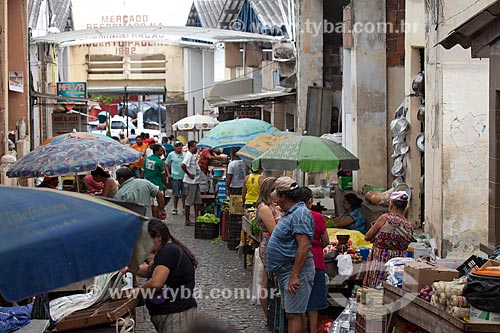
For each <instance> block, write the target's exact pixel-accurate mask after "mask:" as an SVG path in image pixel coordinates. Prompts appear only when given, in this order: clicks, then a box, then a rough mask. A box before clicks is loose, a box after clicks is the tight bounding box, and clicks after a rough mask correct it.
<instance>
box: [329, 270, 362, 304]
mask: <svg viewBox="0 0 500 333" xmlns="http://www.w3.org/2000/svg"><path fill="white" fill-rule="evenodd" d="M365 272H366V261H363V262H360V263H353V271H352V274H351V275H335V276H334V277H333V278H331V279H330V281H329V282H328V284H327V286H326V288H327V301H328V303H329V304H330V305H331V306H335V307H337V306H338V307H344V306H345V304H343V303H344V302H345V300H347V299H348V298H349V297H351V294H352V290H353V289H354V285H362V284H363V279H364V277H365Z"/></svg>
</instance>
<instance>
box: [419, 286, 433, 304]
mask: <svg viewBox="0 0 500 333" xmlns="http://www.w3.org/2000/svg"><path fill="white" fill-rule="evenodd" d="M432 294H433V291H432V284H428V285H426V286H425V287H423V288H422V290H420V292H419V293H418V298H421V299H423V300H424V301H426V302H430V301H431V297H432Z"/></svg>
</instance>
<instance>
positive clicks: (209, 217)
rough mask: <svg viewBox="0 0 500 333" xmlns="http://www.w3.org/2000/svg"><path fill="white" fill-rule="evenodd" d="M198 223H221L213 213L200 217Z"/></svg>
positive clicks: (197, 219)
mask: <svg viewBox="0 0 500 333" xmlns="http://www.w3.org/2000/svg"><path fill="white" fill-rule="evenodd" d="M196 222H201V223H214V224H217V223H220V219H219V218H218V217H217V216H215V215H214V214H212V213H205V214H203V215H200V216H198V217H197V218H196Z"/></svg>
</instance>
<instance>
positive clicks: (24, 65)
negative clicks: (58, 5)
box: [7, 0, 30, 134]
mask: <svg viewBox="0 0 500 333" xmlns="http://www.w3.org/2000/svg"><path fill="white" fill-rule="evenodd" d="M7 10H8V12H7V17H8V18H7V20H8V27H9V28H8V34H7V40H8V42H7V43H8V59H9V60H8V71H9V72H19V73H22V74H23V92H14V91H9V94H8V96H9V97H8V99H9V111H8V112H9V116H8V130H9V131H14V130H16V123H17V122H19V121H21V120H22V119H23V118H24V121H25V122H26V131H27V132H26V133H28V134H29V128H30V123H29V99H28V95H29V91H28V89H29V85H28V79H29V71H28V51H27V48H28V40H27V39H28V24H27V20H28V8H27V2H26V1H24V0H13V1H8V8H7Z"/></svg>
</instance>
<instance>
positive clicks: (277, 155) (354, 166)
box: [252, 136, 359, 172]
mask: <svg viewBox="0 0 500 333" xmlns="http://www.w3.org/2000/svg"><path fill="white" fill-rule="evenodd" d="M259 162H260V164H261V166H262V168H263V169H264V170H295V169H296V168H297V167H299V168H300V169H301V170H302V171H304V172H327V171H336V170H338V168H339V166H340V167H341V168H342V169H343V170H359V160H358V158H357V157H356V156H354V155H353V154H352V153H351V152H350V151H348V150H347V149H345V148H344V147H342V146H341V145H339V144H338V143H336V142H333V141H331V140H328V139H324V138H318V137H315V136H299V137H291V138H290V139H287V140H285V141H282V142H280V143H278V144H277V145H276V146H274V147H272V148H271V149H269V150H268V151H267V152H265V153H263V154H262V155H260V156H259V157H257V158H256V159H255V160H254V161H253V162H252V164H253V165H254V166H255V167H257V166H258V163H259Z"/></svg>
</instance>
